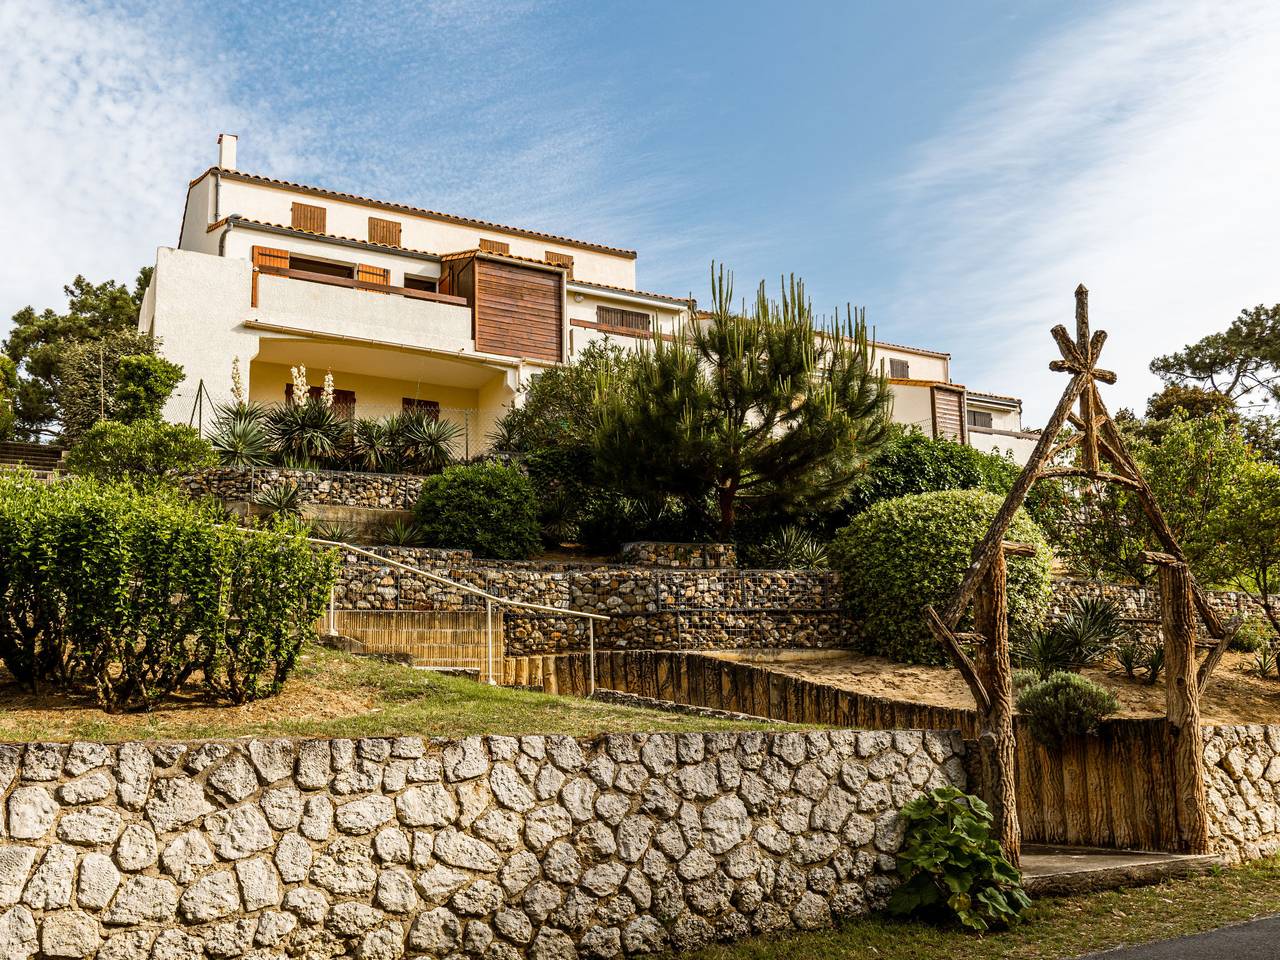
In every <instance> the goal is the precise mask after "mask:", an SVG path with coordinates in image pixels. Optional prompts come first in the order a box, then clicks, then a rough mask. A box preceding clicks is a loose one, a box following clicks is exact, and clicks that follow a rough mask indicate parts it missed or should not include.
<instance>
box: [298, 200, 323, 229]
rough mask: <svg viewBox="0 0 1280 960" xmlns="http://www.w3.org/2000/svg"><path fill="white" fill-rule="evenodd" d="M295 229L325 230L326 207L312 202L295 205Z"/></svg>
mask: <svg viewBox="0 0 1280 960" xmlns="http://www.w3.org/2000/svg"><path fill="white" fill-rule="evenodd" d="M293 229H295V230H306V231H307V232H308V233H324V232H325V209H324V207H317V206H314V205H312V204H310V203H297V202H295V203H294V205H293Z"/></svg>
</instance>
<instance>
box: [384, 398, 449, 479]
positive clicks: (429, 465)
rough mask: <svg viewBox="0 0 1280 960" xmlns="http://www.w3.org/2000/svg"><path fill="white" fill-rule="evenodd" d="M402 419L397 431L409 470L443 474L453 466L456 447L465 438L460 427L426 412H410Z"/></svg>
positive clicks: (402, 415) (403, 456)
mask: <svg viewBox="0 0 1280 960" xmlns="http://www.w3.org/2000/svg"><path fill="white" fill-rule="evenodd" d="M398 419H399V422H398V423H397V424H396V429H397V434H398V439H399V441H400V445H401V446H400V449H401V460H402V462H403V464H404V466H405V467H407V468H409V469H412V470H418V471H421V472H423V473H439V472H440V471H441V470H443V469H444V468H445V467H447V466H448V465H449V464H450V463H452V462H453V460H454V452H453V445H454V443H455V442H456V441H457V439H458V438H459V437H460V436H462V428H461V427H460V426H458V425H457V424H456V423H454V422H453V421H451V420H439V419H437V418H435V417H434V416H432V415H431V414H430V413H428V412H427V411H425V410H410V411H408V412H406V413H402V414H401V415H400V417H399V418H398Z"/></svg>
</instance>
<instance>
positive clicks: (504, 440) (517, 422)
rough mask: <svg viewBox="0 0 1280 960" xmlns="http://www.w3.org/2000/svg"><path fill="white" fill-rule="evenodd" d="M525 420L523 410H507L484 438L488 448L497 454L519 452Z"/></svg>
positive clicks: (525, 416)
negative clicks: (487, 442)
mask: <svg viewBox="0 0 1280 960" xmlns="http://www.w3.org/2000/svg"><path fill="white" fill-rule="evenodd" d="M526 419H527V414H526V413H525V411H524V410H508V411H507V412H506V413H505V414H503V415H502V416H501V417H500V418H499V419H498V421H497V422H496V423H495V424H494V425H493V429H492V430H490V431H489V433H488V435H487V436H486V437H485V439H486V440H488V441H489V446H490V447H492V448H493V449H494V450H496V451H498V452H499V453H514V452H516V451H519V450H521V449H522V447H523V443H524V435H525V422H526Z"/></svg>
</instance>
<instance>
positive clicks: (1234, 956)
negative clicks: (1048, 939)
mask: <svg viewBox="0 0 1280 960" xmlns="http://www.w3.org/2000/svg"><path fill="white" fill-rule="evenodd" d="M1278 956H1280V917H1267V918H1266V919H1264V920H1251V921H1249V922H1248V923H1237V924H1234V925H1232V926H1230V927H1222V928H1221V929H1218V930H1211V931H1209V932H1208V933H1201V934H1197V935H1196V936H1194V937H1180V938H1178V939H1177V940H1162V941H1160V942H1159V943H1146V944H1143V945H1142V946H1140V947H1122V948H1121V949H1119V950H1107V951H1104V952H1103V953H1091V954H1089V956H1088V957H1081V958H1080V960H1275V958H1276V957H1278Z"/></svg>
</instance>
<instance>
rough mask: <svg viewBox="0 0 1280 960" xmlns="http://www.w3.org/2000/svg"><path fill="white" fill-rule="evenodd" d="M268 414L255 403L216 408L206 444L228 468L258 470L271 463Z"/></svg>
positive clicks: (231, 404)
mask: <svg viewBox="0 0 1280 960" xmlns="http://www.w3.org/2000/svg"><path fill="white" fill-rule="evenodd" d="M266 415H267V411H266V410H265V409H264V408H263V407H262V406H261V404H257V403H229V404H225V405H222V406H219V407H217V408H216V417H215V419H214V421H213V432H212V433H211V434H210V435H209V442H210V443H211V444H212V445H213V449H214V450H216V451H217V453H218V458H219V459H220V460H221V461H222V463H223V464H225V465H226V466H229V467H260V466H263V465H265V464H267V463H270V462H271V454H272V444H271V436H270V434H269V433H268V432H267V427H266Z"/></svg>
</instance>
